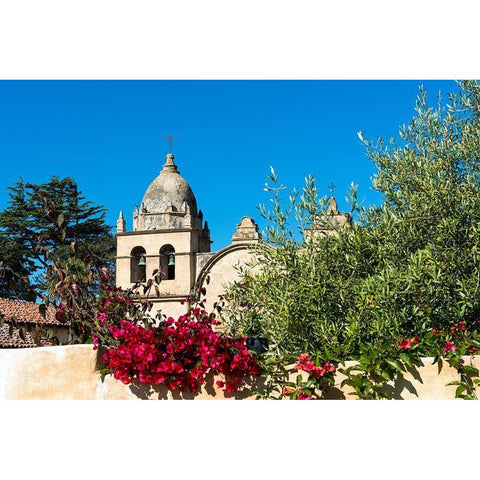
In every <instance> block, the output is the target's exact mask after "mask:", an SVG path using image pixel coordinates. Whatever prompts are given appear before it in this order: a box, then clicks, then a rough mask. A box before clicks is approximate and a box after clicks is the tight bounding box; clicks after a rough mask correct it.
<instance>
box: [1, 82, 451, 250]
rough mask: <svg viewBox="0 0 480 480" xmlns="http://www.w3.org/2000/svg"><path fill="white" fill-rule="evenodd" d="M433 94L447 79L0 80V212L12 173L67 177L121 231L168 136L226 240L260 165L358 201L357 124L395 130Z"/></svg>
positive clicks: (368, 198)
mask: <svg viewBox="0 0 480 480" xmlns="http://www.w3.org/2000/svg"><path fill="white" fill-rule="evenodd" d="M421 84H423V85H424V86H425V88H426V89H427V92H428V93H429V95H430V97H431V99H432V100H433V99H434V97H435V96H436V95H437V94H438V91H439V90H442V91H443V92H448V91H452V90H454V89H456V85H455V83H454V82H453V81H439V80H431V81H420V80H418V81H416V80H402V81H392V80H385V81H380V80H377V81H353V80H344V81H333V80H320V81H298V80H291V81H279V80H275V81H265V80H255V81H192V80H189V81H187V80H186V81H174V80H162V81H1V82H0V163H1V166H2V176H1V179H0V208H2V209H3V208H5V207H6V205H7V200H8V193H7V190H6V188H7V187H8V186H9V185H12V184H13V183H14V182H15V181H16V180H18V178H19V177H22V178H23V179H24V180H26V181H29V182H32V183H41V182H45V181H48V179H49V177H50V176H51V175H58V176H60V177H64V176H71V177H73V178H74V179H75V180H76V181H77V183H78V185H79V187H80V189H81V190H82V191H83V192H84V195H85V197H86V198H87V199H89V200H91V201H93V202H94V203H95V204H102V205H104V206H105V207H106V208H107V209H108V215H107V221H108V223H109V224H111V225H115V221H116V219H117V217H118V213H119V211H120V210H123V211H124V214H125V218H126V220H127V229H129V230H130V229H131V227H132V222H131V220H132V218H131V217H132V212H133V208H134V206H135V204H140V202H141V200H142V197H143V194H144V192H145V190H146V188H147V187H148V185H149V183H150V182H151V181H152V180H153V179H154V178H155V177H156V176H157V175H158V173H159V170H160V169H161V166H162V164H163V163H164V159H165V154H166V153H167V152H168V144H167V142H165V141H164V140H163V138H164V137H166V136H167V135H168V134H169V133H173V134H174V135H175V136H176V137H178V140H177V141H176V142H175V143H174V148H173V151H174V153H175V157H176V162H177V164H178V166H179V170H180V172H181V174H182V175H183V176H184V177H185V178H186V180H187V181H188V182H189V183H190V185H191V187H192V189H193V191H194V193H195V195H196V197H197V202H198V205H199V208H201V209H202V210H203V212H204V218H205V219H206V220H208V223H209V226H210V229H211V234H212V239H213V240H214V243H213V245H212V249H213V250H217V249H220V248H222V247H224V246H226V245H227V244H229V243H230V238H231V235H232V233H233V232H234V231H235V227H236V224H237V223H238V222H239V220H240V219H241V217H242V216H243V215H250V216H252V217H254V218H255V219H256V220H257V221H258V223H259V224H260V226H261V227H262V226H263V225H264V224H263V222H262V221H261V219H260V216H259V213H258V211H257V209H256V206H257V205H258V203H260V202H266V201H267V200H268V195H267V193H266V192H264V191H263V187H264V183H265V180H266V175H267V174H268V172H269V166H270V165H272V166H274V168H275V170H276V171H277V172H278V174H279V176H280V180H281V181H282V183H284V184H285V185H286V186H287V187H288V188H293V187H297V188H298V187H301V186H302V184H303V179H304V177H305V176H306V175H308V174H314V175H315V177H316V178H317V181H318V184H319V185H320V187H323V188H324V193H325V194H326V193H327V192H328V190H327V186H328V185H329V184H330V183H331V182H332V181H333V182H335V184H337V185H338V188H337V189H336V193H335V194H336V197H337V200H338V202H339V207H340V208H341V209H342V208H343V209H345V208H346V203H345V200H344V197H345V194H346V191H347V189H348V186H349V184H350V182H352V181H353V182H355V183H357V184H358V185H359V197H360V199H364V201H365V204H366V205H368V204H372V203H379V202H380V198H379V196H378V195H377V194H376V193H375V192H372V191H371V188H370V187H371V176H372V175H373V174H374V171H375V170H374V167H373V165H372V164H371V163H370V161H369V160H368V159H367V158H366V156H365V154H364V149H363V147H362V145H361V144H360V142H359V140H358V138H357V134H356V132H357V131H359V130H362V131H363V132H364V133H365V137H366V138H376V137H377V136H382V137H384V138H386V139H389V138H390V137H392V136H396V135H397V132H398V126H399V125H401V124H402V123H405V122H408V121H409V120H410V118H411V117H412V116H413V104H414V101H415V98H416V96H417V94H418V87H419V85H421Z"/></svg>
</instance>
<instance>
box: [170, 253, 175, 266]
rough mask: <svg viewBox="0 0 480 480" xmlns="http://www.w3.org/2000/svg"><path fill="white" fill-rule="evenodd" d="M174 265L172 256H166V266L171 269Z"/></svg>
mask: <svg viewBox="0 0 480 480" xmlns="http://www.w3.org/2000/svg"><path fill="white" fill-rule="evenodd" d="M173 265H175V257H174V256H173V255H169V256H168V266H169V267H173Z"/></svg>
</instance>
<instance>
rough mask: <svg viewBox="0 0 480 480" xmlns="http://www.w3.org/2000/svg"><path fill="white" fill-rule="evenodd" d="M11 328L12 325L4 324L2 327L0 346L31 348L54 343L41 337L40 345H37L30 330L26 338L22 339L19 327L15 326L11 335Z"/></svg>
mask: <svg viewBox="0 0 480 480" xmlns="http://www.w3.org/2000/svg"><path fill="white" fill-rule="evenodd" d="M9 328H10V325H4V326H3V327H1V328H0V348H31V347H47V346H50V345H52V343H51V342H48V341H47V340H46V339H45V338H41V339H40V345H37V344H36V343H35V340H34V338H33V336H32V334H31V333H30V332H26V334H25V340H22V338H21V337H20V333H19V329H18V328H14V329H13V334H12V336H10V333H9V331H8V330H9Z"/></svg>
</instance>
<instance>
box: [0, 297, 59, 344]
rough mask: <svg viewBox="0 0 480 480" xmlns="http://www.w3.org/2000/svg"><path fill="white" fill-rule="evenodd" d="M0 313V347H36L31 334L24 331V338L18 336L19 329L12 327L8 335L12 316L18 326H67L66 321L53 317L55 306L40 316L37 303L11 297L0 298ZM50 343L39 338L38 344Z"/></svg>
mask: <svg viewBox="0 0 480 480" xmlns="http://www.w3.org/2000/svg"><path fill="white" fill-rule="evenodd" d="M0 315H2V316H3V318H4V322H5V324H4V325H3V327H0V348H26V347H37V346H39V345H37V344H36V343H35V340H34V338H33V335H32V334H31V333H30V332H28V331H26V334H25V340H23V339H22V338H21V337H20V330H19V328H17V327H14V328H13V334H12V335H10V333H9V329H10V327H11V324H12V318H14V319H15V320H16V321H17V323H18V324H19V325H20V326H24V327H36V326H39V327H59V328H68V323H62V322H59V321H58V320H57V319H56V318H55V308H54V307H53V306H51V307H49V308H48V309H47V312H46V315H45V318H43V317H42V315H41V314H40V310H39V304H38V303H32V302H22V301H20V300H13V299H11V298H0ZM48 345H51V343H50V342H48V341H47V340H46V339H45V338H41V340H40V346H48Z"/></svg>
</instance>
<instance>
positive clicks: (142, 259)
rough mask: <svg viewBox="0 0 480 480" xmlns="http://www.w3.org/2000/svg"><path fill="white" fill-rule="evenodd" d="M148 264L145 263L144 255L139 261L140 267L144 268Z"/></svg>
mask: <svg viewBox="0 0 480 480" xmlns="http://www.w3.org/2000/svg"><path fill="white" fill-rule="evenodd" d="M146 264H147V262H146V261H145V257H144V256H143V255H142V256H141V257H140V260H139V261H138V266H139V267H144V266H145V265H146Z"/></svg>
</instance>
